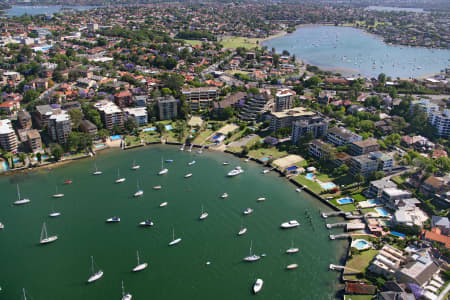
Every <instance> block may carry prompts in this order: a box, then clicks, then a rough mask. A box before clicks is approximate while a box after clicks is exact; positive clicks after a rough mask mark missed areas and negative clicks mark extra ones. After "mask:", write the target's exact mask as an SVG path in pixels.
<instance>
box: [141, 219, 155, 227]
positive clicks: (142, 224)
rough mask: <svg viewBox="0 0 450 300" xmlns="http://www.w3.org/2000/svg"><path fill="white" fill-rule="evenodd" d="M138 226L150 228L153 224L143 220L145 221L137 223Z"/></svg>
mask: <svg viewBox="0 0 450 300" xmlns="http://www.w3.org/2000/svg"><path fill="white" fill-rule="evenodd" d="M139 226H142V227H151V226H153V222H152V221H150V220H145V221H142V222H140V223H139Z"/></svg>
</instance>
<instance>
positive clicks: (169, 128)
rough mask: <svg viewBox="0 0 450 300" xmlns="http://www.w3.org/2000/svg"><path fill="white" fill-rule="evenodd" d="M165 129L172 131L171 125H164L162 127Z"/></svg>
mask: <svg viewBox="0 0 450 300" xmlns="http://www.w3.org/2000/svg"><path fill="white" fill-rule="evenodd" d="M164 127H165V128H166V130H172V129H173V127H172V125H170V124H169V125H166V126H164Z"/></svg>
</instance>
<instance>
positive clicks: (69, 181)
mask: <svg viewBox="0 0 450 300" xmlns="http://www.w3.org/2000/svg"><path fill="white" fill-rule="evenodd" d="M71 183H72V180H66V181H64V184H71Z"/></svg>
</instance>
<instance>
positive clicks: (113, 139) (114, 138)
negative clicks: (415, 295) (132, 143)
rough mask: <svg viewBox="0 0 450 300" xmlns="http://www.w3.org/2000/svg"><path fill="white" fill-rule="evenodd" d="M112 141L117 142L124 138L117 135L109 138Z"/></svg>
mask: <svg viewBox="0 0 450 300" xmlns="http://www.w3.org/2000/svg"><path fill="white" fill-rule="evenodd" d="M109 138H110V139H111V141H115V140H120V139H121V138H122V136H120V135H118V134H116V135H112V136H110V137H109Z"/></svg>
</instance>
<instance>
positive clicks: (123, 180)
mask: <svg viewBox="0 0 450 300" xmlns="http://www.w3.org/2000/svg"><path fill="white" fill-rule="evenodd" d="M125 180H126V179H125V177H120V171H119V169H117V179H116V183H122V182H125Z"/></svg>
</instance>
